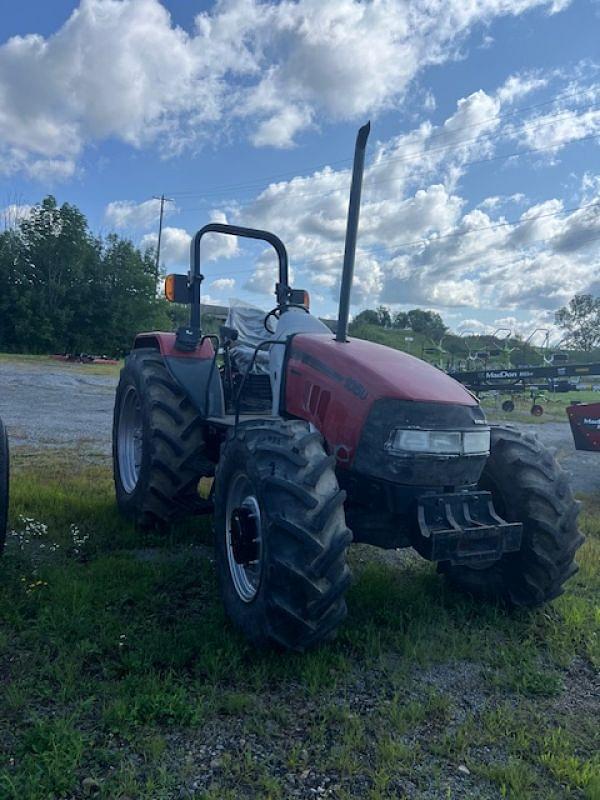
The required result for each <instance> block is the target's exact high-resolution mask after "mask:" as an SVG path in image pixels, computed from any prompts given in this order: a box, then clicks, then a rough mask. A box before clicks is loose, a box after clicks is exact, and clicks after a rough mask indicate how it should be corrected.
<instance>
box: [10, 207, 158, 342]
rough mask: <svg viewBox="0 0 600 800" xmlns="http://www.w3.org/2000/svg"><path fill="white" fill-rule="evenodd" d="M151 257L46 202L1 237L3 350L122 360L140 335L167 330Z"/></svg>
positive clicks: (77, 213)
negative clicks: (94, 231)
mask: <svg viewBox="0 0 600 800" xmlns="http://www.w3.org/2000/svg"><path fill="white" fill-rule="evenodd" d="M158 285H159V274H158V271H157V269H156V264H155V257H154V253H153V252H152V251H151V250H148V251H146V252H144V253H142V252H141V251H140V250H139V249H138V248H136V247H134V245H133V244H132V242H130V241H129V240H127V239H122V238H120V237H119V236H117V235H115V234H109V235H108V236H106V237H99V236H94V235H93V234H92V233H91V232H90V230H89V227H88V223H87V220H86V218H85V216H84V215H83V214H82V213H81V211H79V209H77V208H76V207H75V206H73V205H70V204H69V203H64V204H63V205H61V206H58V205H57V203H56V200H55V199H54V197H51V196H48V197H46V198H45V199H44V200H43V201H42V203H41V204H40V205H38V206H34V207H33V208H32V210H31V212H30V213H29V214H28V215H27V216H25V217H23V218H22V219H20V220H19V221H18V222H17V223H16V224H15V225H12V226H11V227H9V228H7V229H6V230H4V231H3V232H2V233H0V350H3V351H7V352H11V351H12V352H19V351H20V352H31V353H53V352H55V353H84V352H85V353H95V354H106V355H117V354H122V353H123V352H125V351H126V350H128V349H129V348H130V347H131V343H132V341H133V337H134V335H135V333H136V332H137V331H140V330H152V329H155V328H159V329H160V328H163V329H164V328H167V329H170V328H171V327H172V325H171V320H170V317H169V307H168V304H167V303H166V301H165V300H162V299H160V298H159V297H158V294H157V289H158Z"/></svg>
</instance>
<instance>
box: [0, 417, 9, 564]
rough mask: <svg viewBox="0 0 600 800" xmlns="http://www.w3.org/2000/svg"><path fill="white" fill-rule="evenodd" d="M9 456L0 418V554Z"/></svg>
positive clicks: (5, 525)
mask: <svg viewBox="0 0 600 800" xmlns="http://www.w3.org/2000/svg"><path fill="white" fill-rule="evenodd" d="M8 483H9V457H8V435H7V433H6V428H5V427H4V425H3V423H2V420H1V419H0V556H1V555H2V553H3V552H4V544H5V542H6V528H7V525H8Z"/></svg>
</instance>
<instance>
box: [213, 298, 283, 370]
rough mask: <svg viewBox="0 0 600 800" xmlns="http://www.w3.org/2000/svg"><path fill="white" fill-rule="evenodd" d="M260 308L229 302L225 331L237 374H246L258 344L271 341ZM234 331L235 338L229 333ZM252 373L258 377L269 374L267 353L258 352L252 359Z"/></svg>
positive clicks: (264, 351)
mask: <svg viewBox="0 0 600 800" xmlns="http://www.w3.org/2000/svg"><path fill="white" fill-rule="evenodd" d="M266 313H267V312H266V311H263V310H262V309H261V308H257V307H256V306H252V305H249V304H248V303H242V302H241V301H240V300H231V301H230V305H229V313H228V315H227V322H226V325H225V326H224V327H225V328H226V329H228V330H226V332H225V334H226V338H228V339H229V341H230V342H231V349H230V356H231V360H232V363H233V365H234V366H235V368H236V369H237V370H238V371H239V372H246V370H247V369H248V367H249V365H250V362H251V361H252V357H253V356H254V350H255V348H256V346H257V345H258V344H260V342H264V341H265V340H267V339H272V338H273V336H272V334H269V333H268V332H267V330H266V329H265V326H264V319H265V314H266ZM232 331H235V332H236V333H237V337H235V338H234V337H233V336H232V335H231V332H232ZM252 372H253V373H254V374H258V375H268V374H269V351H268V350H266V349H265V350H259V351H258V353H257V354H256V358H255V359H254V364H253V366H252Z"/></svg>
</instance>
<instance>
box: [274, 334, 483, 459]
mask: <svg viewBox="0 0 600 800" xmlns="http://www.w3.org/2000/svg"><path fill="white" fill-rule="evenodd" d="M284 383H285V392H284V397H283V398H282V409H281V410H282V411H283V412H284V413H287V414H290V415H293V416H296V417H300V418H301V419H306V420H308V421H309V422H312V423H313V424H314V425H315V426H316V427H317V428H318V429H319V430H320V431H321V433H322V434H323V436H324V437H325V439H326V440H327V441H328V443H329V445H330V447H331V448H332V449H334V451H335V452H336V454H337V455H338V460H339V461H340V462H341V463H344V462H345V463H347V464H350V463H351V462H352V460H353V458H354V455H355V452H356V447H357V445H358V441H359V439H360V436H361V432H362V430H363V427H364V425H365V423H366V420H367V417H368V416H369V414H370V412H371V409H372V408H373V405H374V404H375V403H376V402H377V401H378V400H382V399H388V400H396V401H402V402H403V404H404V403H406V402H408V403H409V404H411V403H413V402H414V403H418V404H420V406H421V408H422V409H429V412H430V413H429V414H426V415H424V416H422V417H421V418H422V419H423V420H425V419H426V418H429V419H432V418H433V419H435V417H436V415H437V416H439V415H438V414H437V412H436V407H437V408H438V409H440V412H442V410H443V409H448V411H450V408H451V407H455V408H456V409H457V411H458V409H459V408H462V409H463V413H461V415H460V416H461V417H462V416H463V414H467V415H468V416H469V418H470V417H471V416H472V413H473V412H476V415H477V416H481V417H483V415H482V414H481V411H480V410H479V408H478V405H479V404H478V402H477V400H476V398H475V397H474V396H473V395H472V394H471V393H470V392H469V391H468V390H467V389H465V387H464V386H462V384H460V383H458V382H457V381H455V380H453V379H452V378H450V377H449V376H448V375H446V373H444V372H442V371H441V370H439V369H437V368H436V367H432V366H431V365H430V364H427V363H426V362H424V361H421V360H420V359H418V358H414V357H413V356H410V355H408V354H407V353H403V352H401V351H400V350H393V349H391V348H389V347H385V346H383V345H380V344H375V343H373V342H367V341H364V340H362V339H352V340H351V341H348V342H337V341H336V340H335V339H333V337H332V336H331V334H320V333H319V334H315V333H306V334H304V333H300V334H296V335H295V336H293V337H292V338H291V341H290V343H289V345H288V353H287V358H286V367H285V378H284ZM446 413H447V412H443V413H442V414H441V415H442V416H446Z"/></svg>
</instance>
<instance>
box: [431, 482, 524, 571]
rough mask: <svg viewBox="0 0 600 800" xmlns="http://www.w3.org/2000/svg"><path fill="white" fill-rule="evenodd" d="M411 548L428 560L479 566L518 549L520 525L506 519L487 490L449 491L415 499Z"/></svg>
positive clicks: (521, 526) (521, 527) (519, 547)
mask: <svg viewBox="0 0 600 800" xmlns="http://www.w3.org/2000/svg"><path fill="white" fill-rule="evenodd" d="M417 520H418V524H419V533H420V536H418V537H417V539H418V541H417V542H416V543H415V549H416V550H418V552H419V553H420V554H421V555H422V556H424V557H425V558H427V559H429V560H430V561H449V562H450V564H452V565H458V564H462V565H465V566H477V565H483V564H484V563H487V562H490V561H497V560H498V559H499V558H501V557H502V556H503V555H504V553H514V552H516V551H517V550H520V549H521V536H522V533H523V525H522V524H521V523H520V522H506V521H505V520H503V519H502V518H501V517H500V516H498V514H497V513H496V510H495V509H494V504H493V502H492V495H491V493H490V492H452V493H448V494H431V495H422V496H421V497H419V499H418V507H417Z"/></svg>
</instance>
